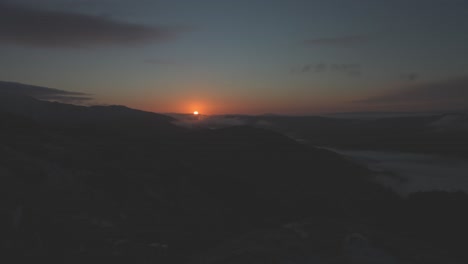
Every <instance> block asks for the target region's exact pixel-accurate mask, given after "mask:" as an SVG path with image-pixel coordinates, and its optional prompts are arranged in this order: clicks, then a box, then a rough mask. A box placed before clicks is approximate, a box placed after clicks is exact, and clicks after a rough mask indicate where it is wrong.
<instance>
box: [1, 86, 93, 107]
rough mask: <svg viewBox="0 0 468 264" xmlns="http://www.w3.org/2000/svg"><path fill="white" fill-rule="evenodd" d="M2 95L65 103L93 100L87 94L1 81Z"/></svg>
mask: <svg viewBox="0 0 468 264" xmlns="http://www.w3.org/2000/svg"><path fill="white" fill-rule="evenodd" d="M2 95H20V96H31V97H34V98H36V99H40V100H47V101H58V102H63V103H84V102H87V101H91V100H92V99H93V98H92V97H91V95H90V94H86V93H78V92H69V91H63V90H58V89H53V88H48V87H41V86H35V85H27V84H21V83H14V82H2V81H0V96H2Z"/></svg>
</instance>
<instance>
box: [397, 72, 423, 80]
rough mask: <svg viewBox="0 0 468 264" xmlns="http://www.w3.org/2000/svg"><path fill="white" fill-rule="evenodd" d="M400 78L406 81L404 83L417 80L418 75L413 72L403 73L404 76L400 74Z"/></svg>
mask: <svg viewBox="0 0 468 264" xmlns="http://www.w3.org/2000/svg"><path fill="white" fill-rule="evenodd" d="M401 78H402V79H403V80H406V81H410V82H412V81H416V80H418V79H419V74H417V73H415V72H411V73H405V74H402V75H401Z"/></svg>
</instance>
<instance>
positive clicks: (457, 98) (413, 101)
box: [357, 77, 468, 110]
mask: <svg viewBox="0 0 468 264" xmlns="http://www.w3.org/2000/svg"><path fill="white" fill-rule="evenodd" d="M357 103H360V104H372V105H375V106H379V105H380V106H391V105H395V106H402V107H418V108H427V109H442V110H449V109H460V108H464V107H467V106H468V77H463V78H458V79H453V80H445V81H438V82H432V83H424V84H418V85H412V86H408V87H406V88H403V89H399V90H397V91H394V92H390V93H387V94H384V95H380V96H375V97H371V98H368V99H365V100H361V101H358V102H357Z"/></svg>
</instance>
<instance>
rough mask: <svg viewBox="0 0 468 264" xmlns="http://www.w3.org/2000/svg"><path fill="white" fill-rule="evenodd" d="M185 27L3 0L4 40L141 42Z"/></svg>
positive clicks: (0, 28)
mask: <svg viewBox="0 0 468 264" xmlns="http://www.w3.org/2000/svg"><path fill="white" fill-rule="evenodd" d="M185 30H186V29H183V28H177V27H175V28H170V27H163V26H148V25H140V24H133V23H129V22H125V21H118V20H113V19H109V18H105V17H100V16H93V15H86V14H78V13H72V12H65V11H48V10H41V9H36V8H30V7H24V6H18V5H13V4H7V3H2V2H0V43H7V44H17V45H26V46H36V47H67V48H70V47H74V48H76V47H95V46H109V45H137V44H144V43H149V42H156V43H159V42H163V41H167V40H170V39H173V38H174V37H176V36H177V35H178V34H179V33H181V32H182V31H185Z"/></svg>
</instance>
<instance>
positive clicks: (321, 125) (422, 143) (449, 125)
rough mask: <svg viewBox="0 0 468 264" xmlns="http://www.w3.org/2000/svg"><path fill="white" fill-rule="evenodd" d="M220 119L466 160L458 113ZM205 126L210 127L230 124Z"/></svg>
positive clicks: (356, 145) (348, 145) (318, 140)
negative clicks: (363, 116) (366, 116)
mask: <svg viewBox="0 0 468 264" xmlns="http://www.w3.org/2000/svg"><path fill="white" fill-rule="evenodd" d="M223 118H225V119H229V120H236V122H237V123H239V122H242V123H243V124H246V125H251V126H256V127H265V128H268V129H270V130H273V131H277V132H280V133H282V134H285V135H288V136H290V137H292V138H295V139H297V140H300V141H302V142H307V143H309V144H311V145H314V146H323V147H332V148H345V149H361V150H390V151H406V152H415V153H426V154H442V155H450V156H457V157H468V133H467V132H468V115H467V114H466V113H461V112H460V113H446V114H427V115H410V116H397V117H384V118H363V119H355V118H331V117H320V116H271V115H269V116H242V115H228V116H223ZM217 119H220V117H217ZM205 123H206V125H207V126H210V127H222V126H226V124H229V122H228V121H225V122H218V123H217V122H210V121H209V120H207V121H205ZM218 124H219V125H218ZM200 125H202V126H205V124H203V123H202V124H200Z"/></svg>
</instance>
